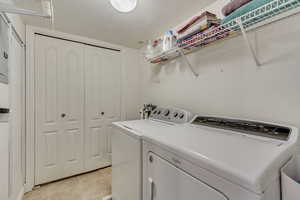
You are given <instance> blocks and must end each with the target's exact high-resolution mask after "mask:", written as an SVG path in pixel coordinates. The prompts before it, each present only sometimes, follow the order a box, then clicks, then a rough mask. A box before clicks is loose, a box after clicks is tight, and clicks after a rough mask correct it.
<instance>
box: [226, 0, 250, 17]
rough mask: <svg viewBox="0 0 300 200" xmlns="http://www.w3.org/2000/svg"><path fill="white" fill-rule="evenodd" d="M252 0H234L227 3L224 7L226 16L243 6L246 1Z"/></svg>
mask: <svg viewBox="0 0 300 200" xmlns="http://www.w3.org/2000/svg"><path fill="white" fill-rule="evenodd" d="M250 1H253V0H232V1H230V3H228V4H227V5H225V6H224V7H223V8H222V13H223V15H224V16H228V15H229V14H230V13H232V12H233V11H235V10H236V9H238V8H240V7H242V6H243V5H245V4H246V3H249V2H250Z"/></svg>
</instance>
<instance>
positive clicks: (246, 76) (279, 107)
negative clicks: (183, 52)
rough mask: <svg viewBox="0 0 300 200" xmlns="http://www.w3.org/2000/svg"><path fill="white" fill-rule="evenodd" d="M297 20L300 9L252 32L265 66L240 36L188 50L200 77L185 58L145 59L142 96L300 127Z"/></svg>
mask: <svg viewBox="0 0 300 200" xmlns="http://www.w3.org/2000/svg"><path fill="white" fill-rule="evenodd" d="M299 20H300V16H299V15H298V16H296V17H290V18H288V19H285V20H282V21H280V22H277V23H273V24H271V25H269V26H265V27H264V28H262V29H259V30H257V31H256V33H252V34H251V39H252V42H254V43H256V45H257V47H256V49H257V52H258V55H259V58H260V60H261V61H262V62H263V65H262V67H261V69H257V67H256V66H255V64H254V61H253V60H252V58H251V56H250V54H249V52H248V49H247V48H246V46H245V45H244V41H243V40H242V37H237V38H234V39H231V40H228V41H225V42H222V43H219V44H216V45H214V46H211V47H208V48H205V49H202V50H200V51H198V52H195V53H193V54H191V55H189V56H188V59H190V60H191V63H192V64H193V65H194V66H196V68H197V71H198V72H199V73H200V76H199V77H198V78H195V77H194V76H193V75H192V73H191V72H190V70H189V69H188V68H187V66H186V65H185V64H184V63H183V62H182V60H181V59H177V60H175V61H173V62H171V63H168V64H166V65H165V66H162V67H159V66H155V65H151V64H147V63H145V61H144V59H143V61H142V67H143V102H152V103H155V104H159V105H163V106H165V105H170V106H176V107H182V108H186V109H189V110H191V111H192V112H195V113H199V114H203V115H205V114H211V115H223V116H229V117H237V118H249V119H256V120H265V121H271V122H280V123H284V124H290V125H294V126H297V127H299V128H300V79H299V76H300V56H299V52H300V45H299V44H300V38H299V35H300V26H299ZM255 37H256V40H254V39H255Z"/></svg>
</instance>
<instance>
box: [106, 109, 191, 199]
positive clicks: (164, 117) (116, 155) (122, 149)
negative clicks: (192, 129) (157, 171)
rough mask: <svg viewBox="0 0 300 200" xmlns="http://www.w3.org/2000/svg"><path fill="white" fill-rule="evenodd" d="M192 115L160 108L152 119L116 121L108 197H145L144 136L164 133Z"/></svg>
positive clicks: (187, 120) (153, 113)
mask: <svg viewBox="0 0 300 200" xmlns="http://www.w3.org/2000/svg"><path fill="white" fill-rule="evenodd" d="M191 119H192V114H191V113H190V112H188V111H185V110H182V109H176V108H157V109H155V110H154V111H153V112H152V113H151V115H150V118H149V119H146V120H135V121H124V122H116V123H113V125H114V126H113V134H112V195H111V196H110V197H108V198H106V199H113V200H141V199H142V190H143V188H142V185H143V184H142V171H143V170H142V161H143V159H142V138H143V137H144V136H145V135H148V136H151V135H159V134H163V132H164V130H166V129H168V128H170V127H176V126H180V125H182V124H184V123H187V122H189V121H190V120H191Z"/></svg>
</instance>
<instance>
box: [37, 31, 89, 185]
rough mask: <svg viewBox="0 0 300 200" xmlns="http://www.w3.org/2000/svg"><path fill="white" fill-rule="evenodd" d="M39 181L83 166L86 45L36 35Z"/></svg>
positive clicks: (74, 171) (78, 171)
mask: <svg viewBox="0 0 300 200" xmlns="http://www.w3.org/2000/svg"><path fill="white" fill-rule="evenodd" d="M35 57H36V63H35V64H36V137H37V138H36V141H37V142H36V176H35V177H36V180H35V181H36V182H35V183H36V184H41V183H45V182H50V181H53V180H57V179H60V178H63V177H67V176H71V175H74V174H77V173H80V172H81V171H82V169H83V106H84V104H83V97H84V96H83V47H82V45H79V44H75V43H71V42H66V41H62V40H57V39H52V38H48V37H44V36H38V35H37V36H36V55H35Z"/></svg>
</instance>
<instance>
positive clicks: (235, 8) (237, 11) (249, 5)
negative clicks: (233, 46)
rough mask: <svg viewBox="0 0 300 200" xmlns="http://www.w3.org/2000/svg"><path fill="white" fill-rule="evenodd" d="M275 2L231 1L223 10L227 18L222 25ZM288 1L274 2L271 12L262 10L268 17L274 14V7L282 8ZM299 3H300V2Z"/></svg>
mask: <svg viewBox="0 0 300 200" xmlns="http://www.w3.org/2000/svg"><path fill="white" fill-rule="evenodd" d="M273 1H274V0H231V2H229V3H228V4H227V5H225V6H224V8H223V9H222V12H223V14H224V15H225V18H224V19H223V20H222V22H221V24H225V23H227V22H230V21H231V20H233V19H236V18H238V17H241V16H243V15H245V14H246V13H249V12H251V11H254V10H255V9H258V8H260V7H261V6H264V5H266V4H268V3H271V2H273ZM287 1H289V0H281V1H278V3H277V2H276V1H274V3H273V4H272V6H269V7H268V8H269V9H270V10H269V11H268V10H264V9H262V10H263V12H265V15H268V14H270V13H272V12H273V11H272V8H273V7H278V8H280V7H281V6H282V5H283V4H284V2H287ZM295 1H297V0H295ZM298 1H300V0H298ZM283 7H284V6H283ZM268 8H267V9H268ZM254 20H257V19H254ZM242 21H243V19H242ZM258 21H259V20H258Z"/></svg>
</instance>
